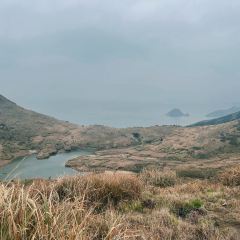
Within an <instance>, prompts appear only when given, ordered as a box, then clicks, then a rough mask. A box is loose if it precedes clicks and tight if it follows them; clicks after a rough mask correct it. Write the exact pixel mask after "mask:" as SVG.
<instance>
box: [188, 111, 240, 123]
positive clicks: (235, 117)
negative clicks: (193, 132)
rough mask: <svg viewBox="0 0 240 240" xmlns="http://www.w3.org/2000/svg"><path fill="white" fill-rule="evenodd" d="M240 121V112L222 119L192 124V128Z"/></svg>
mask: <svg viewBox="0 0 240 240" xmlns="http://www.w3.org/2000/svg"><path fill="white" fill-rule="evenodd" d="M239 119H240V112H235V113H232V114H229V115H226V116H223V117H220V118H215V119H211V120H205V121H201V122H198V123H195V124H192V125H191V127H197V126H209V125H217V124H222V123H227V122H231V121H234V120H239Z"/></svg>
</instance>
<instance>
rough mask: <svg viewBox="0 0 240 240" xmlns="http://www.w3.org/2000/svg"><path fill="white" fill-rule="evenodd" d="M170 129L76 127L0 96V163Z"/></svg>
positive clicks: (157, 135)
mask: <svg viewBox="0 0 240 240" xmlns="http://www.w3.org/2000/svg"><path fill="white" fill-rule="evenodd" d="M174 128H175V127H158V126H155V127H150V128H127V129H114V128H109V127H105V126H98V125H96V126H79V125H76V124H71V123H68V122H65V121H59V120H57V119H55V118H52V117H49V116H46V115H43V114H39V113H36V112H33V111H30V110H26V109H24V108H22V107H20V106H18V105H17V104H15V103H13V102H12V101H10V100H8V99H7V98H5V97H4V96H2V95H0V165H2V164H4V163H6V162H8V161H10V160H12V159H14V158H16V157H20V156H26V155H28V154H31V153H33V152H36V153H37V154H38V158H47V157H49V156H50V155H51V154H55V153H57V152H58V151H64V150H66V151H70V150H71V149H75V148H85V147H92V148H96V149H107V148H116V147H126V146H131V145H136V144H140V143H142V142H151V141H156V140H158V139H161V138H163V137H164V136H165V135H167V134H169V133H170V132H171V131H172V129H174Z"/></svg>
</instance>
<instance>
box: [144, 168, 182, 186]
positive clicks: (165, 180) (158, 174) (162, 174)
mask: <svg viewBox="0 0 240 240" xmlns="http://www.w3.org/2000/svg"><path fill="white" fill-rule="evenodd" d="M140 179H141V180H142V181H143V182H145V183H146V184H149V185H152V186H156V187H170V186H174V185H175V184H176V182H177V176H176V172H174V171H171V170H163V171H161V170H154V169H149V170H148V169H145V170H144V171H143V172H142V173H141V174H140Z"/></svg>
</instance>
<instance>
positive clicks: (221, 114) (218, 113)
mask: <svg viewBox="0 0 240 240" xmlns="http://www.w3.org/2000/svg"><path fill="white" fill-rule="evenodd" d="M239 111H240V107H231V108H228V109H221V110H216V111H214V112H211V113H208V114H207V115H206V117H208V118H220V117H224V116H227V115H229V114H233V113H236V112H239Z"/></svg>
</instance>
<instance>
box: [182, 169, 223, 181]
mask: <svg viewBox="0 0 240 240" xmlns="http://www.w3.org/2000/svg"><path fill="white" fill-rule="evenodd" d="M218 171H219V170H218V169H215V168H191V169H190V168H189V169H180V170H177V176H178V177H181V178H195V179H210V178H213V177H215V176H216V175H217V173H218Z"/></svg>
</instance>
